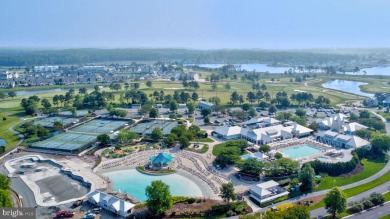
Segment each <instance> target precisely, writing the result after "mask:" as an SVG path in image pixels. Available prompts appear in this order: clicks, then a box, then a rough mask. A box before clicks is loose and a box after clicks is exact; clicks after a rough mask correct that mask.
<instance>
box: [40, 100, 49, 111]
mask: <svg viewBox="0 0 390 219" xmlns="http://www.w3.org/2000/svg"><path fill="white" fill-rule="evenodd" d="M41 105H42V106H43V107H44V108H45V109H46V110H49V109H50V107H51V103H50V102H49V101H48V100H47V99H43V100H42V101H41Z"/></svg>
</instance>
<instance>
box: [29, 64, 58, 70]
mask: <svg viewBox="0 0 390 219" xmlns="http://www.w3.org/2000/svg"><path fill="white" fill-rule="evenodd" d="M58 70H59V67H58V65H42V66H34V72H55V71H58Z"/></svg>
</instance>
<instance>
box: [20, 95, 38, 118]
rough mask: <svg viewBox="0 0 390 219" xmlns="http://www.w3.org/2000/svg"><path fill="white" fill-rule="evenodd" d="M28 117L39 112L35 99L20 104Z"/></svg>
mask: <svg viewBox="0 0 390 219" xmlns="http://www.w3.org/2000/svg"><path fill="white" fill-rule="evenodd" d="M20 105H21V106H22V108H23V109H24V111H25V112H26V114H27V115H34V114H35V113H36V112H37V111H38V102H36V101H35V100H33V99H25V98H23V99H22V102H21V103H20Z"/></svg>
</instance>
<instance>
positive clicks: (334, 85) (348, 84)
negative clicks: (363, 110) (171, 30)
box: [322, 79, 374, 97]
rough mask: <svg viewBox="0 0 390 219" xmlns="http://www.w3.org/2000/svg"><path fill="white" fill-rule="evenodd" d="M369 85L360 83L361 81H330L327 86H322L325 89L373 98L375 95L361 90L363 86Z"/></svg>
mask: <svg viewBox="0 0 390 219" xmlns="http://www.w3.org/2000/svg"><path fill="white" fill-rule="evenodd" d="M366 84H367V83H364V82H359V81H347V80H338V79H336V80H330V81H328V82H326V83H325V84H322V86H323V87H324V88H329V89H333V90H339V91H343V92H347V93H351V94H355V95H359V96H364V97H373V96H374V94H370V93H366V92H363V91H361V90H360V87H359V86H361V85H366Z"/></svg>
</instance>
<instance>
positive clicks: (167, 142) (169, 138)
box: [164, 134, 176, 146]
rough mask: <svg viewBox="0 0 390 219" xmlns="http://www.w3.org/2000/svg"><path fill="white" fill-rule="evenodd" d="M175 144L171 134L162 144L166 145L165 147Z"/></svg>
mask: <svg viewBox="0 0 390 219" xmlns="http://www.w3.org/2000/svg"><path fill="white" fill-rule="evenodd" d="M175 142H176V140H175V137H174V136H173V135H171V134H169V135H168V136H167V137H166V138H165V139H164V143H165V144H166V145H167V146H171V145H173V144H174V143H175Z"/></svg>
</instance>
